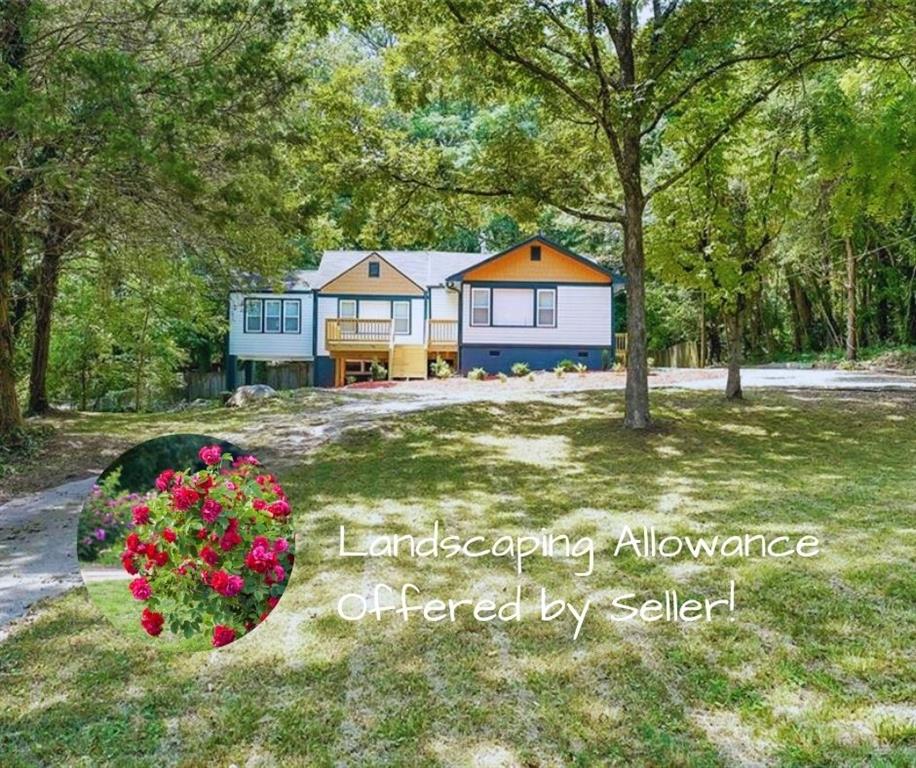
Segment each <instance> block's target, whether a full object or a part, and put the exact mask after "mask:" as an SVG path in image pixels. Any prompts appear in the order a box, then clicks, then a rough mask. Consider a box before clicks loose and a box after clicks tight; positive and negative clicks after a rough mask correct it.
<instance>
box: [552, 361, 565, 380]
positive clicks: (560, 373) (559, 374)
mask: <svg viewBox="0 0 916 768" xmlns="http://www.w3.org/2000/svg"><path fill="white" fill-rule="evenodd" d="M553 372H554V373H555V374H556V375H557V378H558V379H562V378H563V374H564V373H566V369H565V368H564V367H563V366H562V365H560V364H559V363H557V364H556V365H555V366H554V367H553Z"/></svg>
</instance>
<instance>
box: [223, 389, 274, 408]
mask: <svg viewBox="0 0 916 768" xmlns="http://www.w3.org/2000/svg"><path fill="white" fill-rule="evenodd" d="M276 396H277V391H276V390H275V389H274V388H273V387H268V386H267V385H266V384H250V385H248V386H244V387H239V388H238V389H237V390H235V392H234V393H233V394H232V397H230V398H229V399H228V400H227V401H226V405H228V406H229V407H230V408H235V407H242V406H246V405H248V404H250V403H254V402H256V401H258V400H267V399H268V398H271V397H276Z"/></svg>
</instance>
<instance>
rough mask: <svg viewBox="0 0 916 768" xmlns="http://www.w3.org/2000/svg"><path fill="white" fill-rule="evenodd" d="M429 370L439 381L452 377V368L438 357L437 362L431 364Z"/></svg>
mask: <svg viewBox="0 0 916 768" xmlns="http://www.w3.org/2000/svg"><path fill="white" fill-rule="evenodd" d="M429 370H430V371H431V372H432V374H433V376H435V377H436V378H437V379H447V378H449V377H450V376H451V375H452V366H450V365H449V364H448V362H447V361H446V360H443V359H442V358H441V357H439V356H438V355H437V356H436V359H435V361H434V362H432V363H430V364H429Z"/></svg>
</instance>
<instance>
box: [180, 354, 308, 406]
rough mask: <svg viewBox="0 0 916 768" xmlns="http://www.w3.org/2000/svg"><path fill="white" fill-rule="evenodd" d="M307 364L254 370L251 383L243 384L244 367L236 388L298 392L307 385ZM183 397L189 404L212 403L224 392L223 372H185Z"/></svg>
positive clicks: (292, 364) (261, 364)
mask: <svg viewBox="0 0 916 768" xmlns="http://www.w3.org/2000/svg"><path fill="white" fill-rule="evenodd" d="M309 370H310V365H309V363H283V364H282V365H266V364H264V363H256V364H254V366H253V376H252V380H251V381H247V380H246V374H245V370H244V367H240V369H239V372H238V375H237V376H236V384H237V385H238V386H241V385H242V384H266V385H267V386H268V387H273V388H274V389H299V388H301V387H307V386H308V385H309ZM184 383H185V393H184V394H185V397H186V398H187V400H188V401H191V400H197V399H198V398H205V399H207V400H211V399H214V398H217V397H219V396H220V393H221V392H225V391H226V387H227V384H226V372H225V371H188V372H186V373H185V375H184Z"/></svg>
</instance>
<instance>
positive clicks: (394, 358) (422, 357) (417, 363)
mask: <svg viewBox="0 0 916 768" xmlns="http://www.w3.org/2000/svg"><path fill="white" fill-rule="evenodd" d="M426 374H427V355H426V347H425V346H423V345H422V344H396V345H395V346H393V347H392V348H391V352H390V355H389V365H388V378H390V379H425V378H426Z"/></svg>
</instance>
